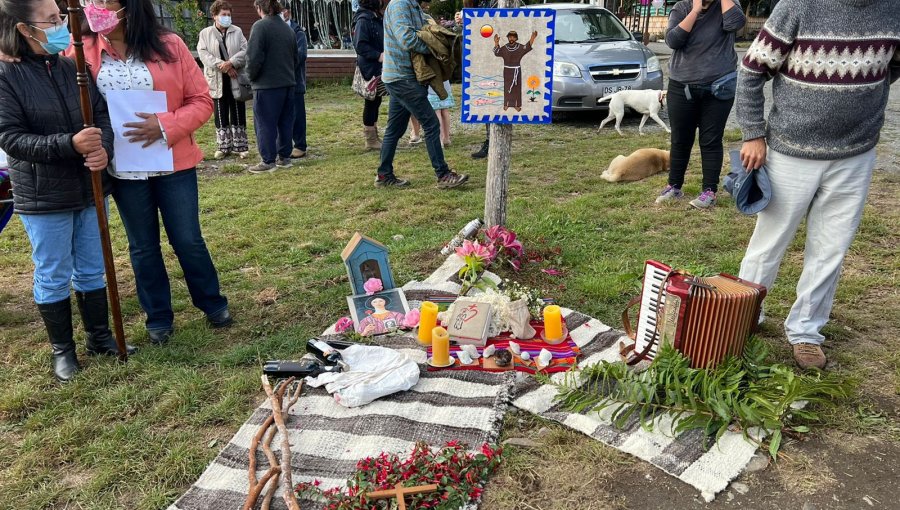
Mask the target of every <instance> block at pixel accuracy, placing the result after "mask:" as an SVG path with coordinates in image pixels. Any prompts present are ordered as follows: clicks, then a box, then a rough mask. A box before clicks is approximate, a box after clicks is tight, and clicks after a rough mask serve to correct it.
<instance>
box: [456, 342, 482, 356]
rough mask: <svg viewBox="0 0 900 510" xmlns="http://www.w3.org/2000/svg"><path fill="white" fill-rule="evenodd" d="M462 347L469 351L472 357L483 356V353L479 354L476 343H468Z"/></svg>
mask: <svg viewBox="0 0 900 510" xmlns="http://www.w3.org/2000/svg"><path fill="white" fill-rule="evenodd" d="M460 349H462V350H464V351H466V352H467V353H469V356H471V357H472V359H478V358H480V357H481V354H478V348H477V347H475V346H474V345H470V344H466V345H463V346H462V347H460Z"/></svg>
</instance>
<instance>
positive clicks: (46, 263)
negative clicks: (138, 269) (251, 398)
mask: <svg viewBox="0 0 900 510" xmlns="http://www.w3.org/2000/svg"><path fill="white" fill-rule="evenodd" d="M68 46H69V30H68V27H67V25H66V17H65V16H62V15H60V11H59V8H58V7H57V6H56V4H55V3H54V2H53V0H26V1H21V0H0V51H2V52H3V53H4V54H6V55H8V56H11V57H15V58H17V59H19V61H18V62H16V63H8V62H0V149H2V150H3V151H5V152H6V153H7V154H8V157H9V162H8V166H9V170H10V177H11V179H12V184H13V188H14V193H13V200H14V208H15V211H16V212H17V213H18V214H19V218H20V219H21V220H22V224H23V225H24V227H25V232H26V234H27V235H28V240H29V241H30V243H31V247H32V253H31V255H32V260H33V261H34V267H35V268H34V288H33V292H34V301H35V303H36V304H37V307H38V310H39V311H40V314H41V318H42V319H43V320H44V325H45V326H46V328H47V333H48V336H49V337H50V344H51V347H52V353H53V371H54V373H55V374H56V377H57V379H59V380H60V381H63V382H65V381H69V380H71V379H72V378H73V377H74V375H75V372H77V371H78V370H79V369H80V367H79V364H78V358H77V357H76V355H75V342H74V340H73V334H72V303H71V297H70V292H71V291H70V287H75V294H76V297H77V298H78V304H79V309H80V310H81V315H82V319H83V320H82V322H83V323H84V327H85V330H86V332H87V352H88V354H106V355H116V354H118V349H117V347H116V343H115V340H114V339H113V336H112V334H111V333H110V331H109V320H108V309H107V302H106V288H105V287H106V284H105V282H104V278H103V275H104V267H103V254H102V249H101V245H100V232H99V229H98V226H97V210H96V207H95V206H94V201H93V195H92V186H91V172H103V174H102V176H103V181H104V192H105V194H107V195H108V194H109V191H110V189H111V186H110V184H111V179H110V178H109V177H108V176H107V175H106V172H105V170H106V167H107V164H108V161H109V159H110V157H111V156H112V150H113V136H114V135H113V131H112V127H111V125H110V120H109V114H108V112H107V109H106V102H105V101H103V98H102V96H100V94H99V93H98V91H97V88H96V86H95V85H94V83H93V80H91V82H90V84H89V87H90V96H91V98H92V107H93V108H92V109H93V116H94V124H95V126H96V127H91V128H82V127H81V126H82V117H81V109H80V102H79V95H80V92H79V87H78V84H77V82H76V79H75V64H74V62H72V60H70V59H69V58H66V57H63V56H59V55H57V54H58V53H59V52H61V51H63V50H65V49H66V48H67V47H68ZM133 352H134V350H133V349H132V348H129V354H130V353H133Z"/></svg>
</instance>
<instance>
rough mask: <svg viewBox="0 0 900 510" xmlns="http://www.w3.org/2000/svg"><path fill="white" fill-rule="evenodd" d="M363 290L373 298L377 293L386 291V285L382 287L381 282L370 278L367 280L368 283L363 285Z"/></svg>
mask: <svg viewBox="0 0 900 510" xmlns="http://www.w3.org/2000/svg"><path fill="white" fill-rule="evenodd" d="M363 290H365V291H366V295H367V296H371V295H372V294H375V293H376V292H380V291H382V290H384V285H382V283H381V280H379V279H378V278H369V279H368V280H366V283H364V284H363Z"/></svg>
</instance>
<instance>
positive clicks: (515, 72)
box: [494, 31, 537, 111]
mask: <svg viewBox="0 0 900 510" xmlns="http://www.w3.org/2000/svg"><path fill="white" fill-rule="evenodd" d="M536 37H537V32H534V33H533V34H532V35H531V40H530V41H528V42H527V43H526V44H525V45H524V46H523V45H521V44H519V42H518V41H519V35H518V34H517V33H516V32H514V31H510V32H509V33H507V34H506V38H507V40H508V41H509V43H508V44H505V45H503V46H500V35H499V34H497V35H495V36H494V55H496V56H498V57H500V58H502V59H503V109H504V110H506V109H508V108H515V109H516V111H521V110H522V57H524V56H525V54H527V53H528V52H530V51H531V47H532V44H534V39H535V38H536Z"/></svg>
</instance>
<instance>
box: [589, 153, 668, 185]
mask: <svg viewBox="0 0 900 510" xmlns="http://www.w3.org/2000/svg"><path fill="white" fill-rule="evenodd" d="M668 169H669V151H664V150H660V149H638V150H636V151H634V152H632V153H631V155H629V156H628V157H627V158H626V157H625V156H622V155H621V154H620V155H618V156H616V157H615V158H613V160H612V161H611V162H610V163H609V168H607V169H606V171H605V172H603V173H602V174H600V178H601V179H604V180H607V181H609V182H620V181H639V180H641V179H644V178H647V177H650V176H651V175H655V174H658V173H660V172H665V171H667V170H668Z"/></svg>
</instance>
